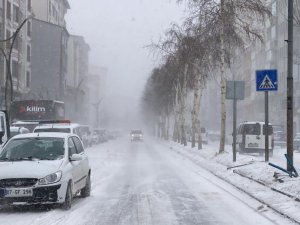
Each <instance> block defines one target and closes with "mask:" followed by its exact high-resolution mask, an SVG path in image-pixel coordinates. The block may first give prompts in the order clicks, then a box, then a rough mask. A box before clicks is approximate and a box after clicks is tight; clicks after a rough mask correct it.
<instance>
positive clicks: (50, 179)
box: [38, 171, 62, 185]
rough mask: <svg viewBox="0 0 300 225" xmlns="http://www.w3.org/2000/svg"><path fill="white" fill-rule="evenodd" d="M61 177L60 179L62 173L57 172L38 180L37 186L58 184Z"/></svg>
mask: <svg viewBox="0 0 300 225" xmlns="http://www.w3.org/2000/svg"><path fill="white" fill-rule="evenodd" d="M61 177H62V172H61V171H58V172H56V173H52V174H49V175H47V176H45V177H44V178H41V179H39V181H38V184H39V185H47V184H54V183H57V182H59V181H60V179H61Z"/></svg>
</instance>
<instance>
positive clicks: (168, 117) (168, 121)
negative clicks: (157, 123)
mask: <svg viewBox="0 0 300 225" xmlns="http://www.w3.org/2000/svg"><path fill="white" fill-rule="evenodd" d="M169 131H170V114H169V112H168V113H167V130H166V135H167V137H166V140H167V141H168V140H169V136H170V135H169Z"/></svg>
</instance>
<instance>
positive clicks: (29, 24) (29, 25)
mask: <svg viewBox="0 0 300 225" xmlns="http://www.w3.org/2000/svg"><path fill="white" fill-rule="evenodd" d="M27 36H28V37H31V22H30V21H27Z"/></svg>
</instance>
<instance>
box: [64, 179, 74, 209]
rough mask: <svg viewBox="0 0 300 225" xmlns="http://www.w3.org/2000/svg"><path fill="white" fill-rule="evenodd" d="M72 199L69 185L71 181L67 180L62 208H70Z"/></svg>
mask: <svg viewBox="0 0 300 225" xmlns="http://www.w3.org/2000/svg"><path fill="white" fill-rule="evenodd" d="M72 200H73V195H72V187H71V183H70V182H69V184H68V187H67V191H66V197H65V202H64V203H63V204H62V208H63V209H64V210H68V209H70V208H71V206H72Z"/></svg>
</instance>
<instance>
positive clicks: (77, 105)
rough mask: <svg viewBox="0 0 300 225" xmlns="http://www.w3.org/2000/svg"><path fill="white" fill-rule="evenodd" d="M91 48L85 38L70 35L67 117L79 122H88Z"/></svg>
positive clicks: (66, 99) (66, 97)
mask: <svg viewBox="0 0 300 225" xmlns="http://www.w3.org/2000/svg"><path fill="white" fill-rule="evenodd" d="M89 51H90V47H89V45H88V44H87V43H86V42H85V40H84V37H82V36H76V35H70V37H69V40H68V64H67V65H68V67H67V69H68V72H67V77H66V94H65V104H66V115H67V117H68V118H69V119H71V120H74V121H77V122H86V121H87V120H88V114H87V113H85V111H86V109H87V107H88V98H89V95H88V94H89V93H88V91H87V90H88V86H87V83H88V74H89V73H88V72H89Z"/></svg>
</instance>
